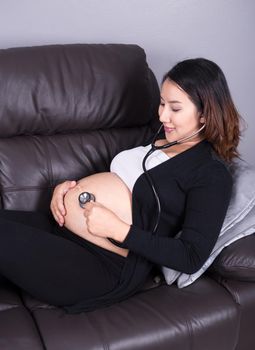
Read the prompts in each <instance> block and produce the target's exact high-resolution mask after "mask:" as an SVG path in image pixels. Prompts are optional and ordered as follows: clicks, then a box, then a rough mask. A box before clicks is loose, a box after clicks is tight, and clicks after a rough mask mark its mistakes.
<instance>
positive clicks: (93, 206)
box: [84, 202, 130, 242]
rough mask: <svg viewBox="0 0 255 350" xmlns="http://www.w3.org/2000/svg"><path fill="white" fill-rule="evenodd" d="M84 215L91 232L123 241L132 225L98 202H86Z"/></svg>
mask: <svg viewBox="0 0 255 350" xmlns="http://www.w3.org/2000/svg"><path fill="white" fill-rule="evenodd" d="M84 216H85V218H86V221H87V228H88V230H89V232H90V233H91V234H93V235H95V236H99V237H104V238H106V237H109V238H113V239H115V240H116V241H119V242H123V241H124V239H125V238H126V236H127V234H128V231H129V229H130V225H128V224H127V223H125V222H124V221H122V220H121V219H120V218H119V217H118V216H117V215H116V214H114V212H113V211H111V210H110V209H108V208H106V207H105V206H103V205H102V204H100V203H98V202H88V203H86V204H85V206H84Z"/></svg>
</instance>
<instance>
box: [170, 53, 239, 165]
mask: <svg viewBox="0 0 255 350" xmlns="http://www.w3.org/2000/svg"><path fill="white" fill-rule="evenodd" d="M166 79H169V80H171V81H173V82H175V83H176V84H177V85H179V86H180V87H181V88H182V89H183V90H184V91H185V92H186V93H187V94H188V95H189V97H190V99H191V100H192V102H193V103H194V104H195V105H196V107H197V109H198V111H199V112H201V114H202V115H203V117H204V118H205V123H206V126H205V129H204V137H205V138H206V139H207V140H208V141H209V142H210V143H211V144H212V146H213V148H214V150H215V151H216V152H217V153H218V155H219V156H220V157H221V158H222V159H224V160H225V161H228V162H229V161H231V160H232V159H233V158H234V157H237V156H239V153H238V150H237V146H238V143H239V140H240V120H241V117H240V115H239V113H238V112H237V109H236V107H235V105H234V103H233V100H232V98H231V94H230V91H229V87H228V84H227V81H226V78H225V76H224V74H223V72H222V70H221V69H220V67H219V66H217V64H215V63H214V62H212V61H209V60H207V59H204V58H195V59H188V60H185V61H182V62H179V63H178V64H177V65H175V66H174V67H173V68H172V69H171V70H170V71H169V72H168V73H166V74H165V75H164V77H163V82H164V81H165V80H166Z"/></svg>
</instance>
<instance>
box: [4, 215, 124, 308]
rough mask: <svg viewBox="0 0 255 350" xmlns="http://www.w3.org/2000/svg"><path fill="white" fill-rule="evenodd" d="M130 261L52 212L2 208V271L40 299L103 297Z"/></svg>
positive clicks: (60, 302) (63, 302)
mask: <svg viewBox="0 0 255 350" xmlns="http://www.w3.org/2000/svg"><path fill="white" fill-rule="evenodd" d="M125 259H126V258H124V257H122V256H120V255H118V254H115V253H112V252H109V251H108V250H106V249H104V248H100V247H97V246H96V245H94V244H92V243H90V242H88V241H86V240H84V239H82V238H81V237H79V236H77V235H75V234H73V233H72V232H71V231H69V230H67V229H65V228H61V227H59V226H58V224H57V223H55V221H54V219H53V217H52V216H51V215H47V214H44V213H39V212H21V211H7V210H0V275H2V276H4V277H5V278H7V279H8V280H10V281H11V282H12V283H14V284H15V285H17V286H19V287H20V288H21V289H23V290H25V291H27V292H28V293H29V294H31V295H32V296H34V297H35V298H37V299H40V300H41V301H44V302H47V303H49V304H52V305H56V306H67V305H73V304H75V303H77V302H80V301H82V300H85V299H86V298H89V299H91V298H93V297H96V296H100V295H103V294H105V293H107V292H109V291H110V290H112V289H114V288H115V286H116V285H117V284H118V281H119V277H120V274H121V270H122V267H123V265H124V264H125Z"/></svg>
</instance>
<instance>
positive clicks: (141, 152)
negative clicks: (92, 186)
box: [110, 145, 169, 192]
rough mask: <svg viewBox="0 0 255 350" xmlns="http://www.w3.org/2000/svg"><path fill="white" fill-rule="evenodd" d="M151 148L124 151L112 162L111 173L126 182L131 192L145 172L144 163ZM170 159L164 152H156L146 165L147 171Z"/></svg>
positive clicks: (140, 147) (149, 146)
mask: <svg viewBox="0 0 255 350" xmlns="http://www.w3.org/2000/svg"><path fill="white" fill-rule="evenodd" d="M150 148H151V145H148V146H145V147H144V146H139V147H135V148H132V149H129V150H127V151H122V152H120V153H118V154H117V155H116V156H115V157H114V158H113V160H112V162H111V166H110V171H111V172H113V173H116V174H117V175H118V176H119V177H120V178H121V179H122V181H124V182H125V184H126V185H127V187H128V188H129V189H130V191H131V192H132V190H133V187H134V184H135V182H136V180H137V179H138V177H139V176H140V175H142V173H143V172H144V171H143V167H142V161H143V158H144V157H145V155H146V154H147V152H148V151H149V150H150ZM168 159H169V157H168V156H167V155H166V154H165V153H164V152H163V151H162V150H156V151H154V152H153V153H152V154H151V155H150V156H149V158H148V159H147V161H146V163H145V166H146V169H147V170H149V169H151V168H153V167H155V166H157V165H159V164H161V163H163V162H165V161H166V160H168Z"/></svg>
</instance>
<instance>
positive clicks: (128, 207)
mask: <svg viewBox="0 0 255 350" xmlns="http://www.w3.org/2000/svg"><path fill="white" fill-rule="evenodd" d="M159 119H160V122H161V123H162V127H163V128H164V134H165V136H164V138H163V139H157V137H156V138H155V142H154V144H153V146H152V147H151V146H150V145H148V146H146V147H143V146H140V147H136V148H134V149H131V150H127V151H124V152H121V153H119V154H118V155H117V156H116V157H115V158H114V159H113V160H112V163H111V169H110V172H107V173H99V174H95V175H91V176H88V177H86V178H84V179H81V180H79V181H65V182H64V183H62V184H59V185H58V186H57V187H56V188H55V190H54V192H53V196H52V200H51V213H52V215H50V217H48V216H46V215H44V214H42V213H36V212H33V213H31V212H16V211H15V212H14V211H6V210H1V212H0V232H1V234H0V275H1V276H3V277H5V278H7V279H9V280H10V281H12V282H13V283H14V284H16V285H18V286H19V287H20V288H22V289H24V290H26V291H27V292H29V293H30V294H31V295H32V296H34V297H36V298H39V299H41V300H42V301H45V302H48V303H50V304H53V305H56V306H60V307H63V308H64V309H65V310H67V311H68V312H71V313H76V312H82V311H88V310H93V309H95V308H99V307H104V306H107V305H111V304H113V303H115V302H119V301H121V300H124V299H126V298H128V297H129V296H130V295H133V294H134V293H135V292H136V291H138V290H139V289H141V288H142V287H143V284H144V282H145V280H146V278H147V276H148V274H149V273H150V271H151V269H152V268H153V267H155V266H161V265H164V266H167V267H170V268H173V269H175V270H178V271H181V272H185V273H194V272H195V271H197V270H199V269H200V267H201V266H202V265H203V263H204V262H205V261H206V259H207V258H208V256H209V254H210V252H211V251H212V249H213V247H214V245H215V243H216V240H217V238H218V235H219V233H220V230H221V226H222V223H223V220H224V217H225V214H226V211H227V208H228V203H229V200H230V196H231V189H232V178H231V175H230V174H229V171H228V164H229V163H230V162H231V161H232V159H233V158H234V157H236V156H237V155H238V152H237V146H238V142H239V136H240V130H239V121H240V117H239V115H238V113H237V111H236V108H235V106H234V104H233V101H232V99H231V96H230V92H229V89H228V85H227V82H226V80H225V77H224V74H223V73H222V71H221V69H220V68H219V67H218V66H217V65H216V64H215V63H213V62H211V61H209V60H206V59H191V60H185V61H182V62H180V63H178V64H177V65H176V66H175V67H173V68H172V69H171V70H170V71H169V72H168V73H167V74H166V75H165V76H164V78H163V82H162V87H161V102H160V106H159ZM84 192H86V193H89V194H90V195H91V196H92V198H93V199H94V200H92V201H87V202H86V203H85V204H84V206H83V207H82V206H80V204H79V201H78V198H79V196H80V195H81V194H82V193H84ZM93 196H94V197H93ZM180 231H182V234H181V236H180V237H179V238H178V239H176V238H175V236H176V234H177V233H178V232H180Z"/></svg>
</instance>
